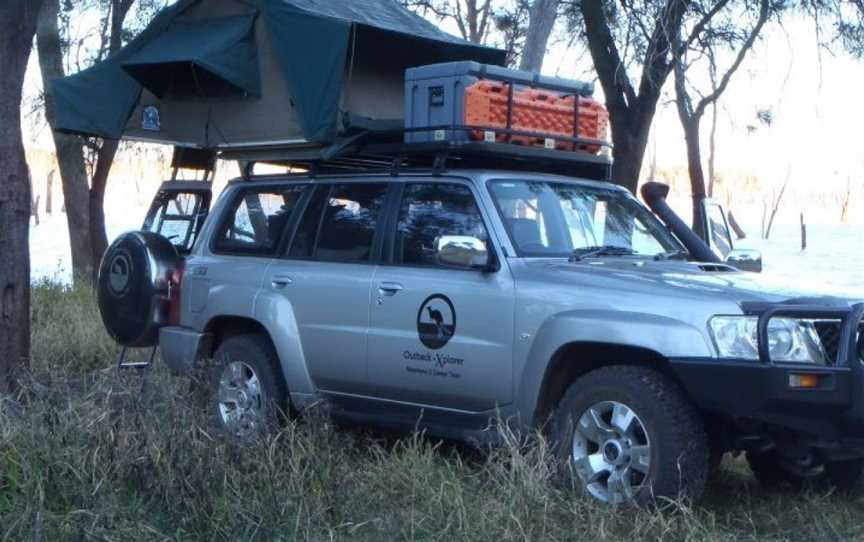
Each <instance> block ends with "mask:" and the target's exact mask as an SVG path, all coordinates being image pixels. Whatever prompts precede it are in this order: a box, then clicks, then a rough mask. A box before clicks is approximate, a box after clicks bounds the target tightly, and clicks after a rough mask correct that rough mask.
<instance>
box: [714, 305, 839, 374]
mask: <svg viewBox="0 0 864 542" xmlns="http://www.w3.org/2000/svg"><path fill="white" fill-rule="evenodd" d="M758 323H759V319H758V318H757V317H755V316H715V317H714V318H712V319H711V320H710V321H709V322H708V328H709V329H710V331H711V338H712V339H713V340H714V346H715V347H716V348H717V354H718V355H719V356H720V357H721V358H740V359H752V360H758V359H759V346H758V344H759V343H758V339H757V335H758V332H757V327H758ZM768 350H769V351H770V352H771V360H772V361H783V362H792V363H819V364H823V365H824V364H825V360H826V358H827V356H826V354H825V349H824V348H823V347H822V341H821V340H820V339H819V334H818V333H816V328H815V326H814V325H813V322H810V321H807V320H796V319H793V318H772V319H771V321H770V322H769V323H768Z"/></svg>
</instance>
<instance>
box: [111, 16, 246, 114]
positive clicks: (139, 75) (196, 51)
mask: <svg viewBox="0 0 864 542" xmlns="http://www.w3.org/2000/svg"><path fill="white" fill-rule="evenodd" d="M255 19H256V16H255V15H240V16H234V17H214V18H212V19H203V20H200V21H175V22H172V23H171V24H170V25H169V26H168V28H167V29H165V31H164V32H162V34H161V35H160V36H159V38H158V39H156V40H153V41H151V42H149V43H147V44H146V45H145V46H144V47H142V48H141V49H140V50H138V51H137V52H135V53H133V54H132V55H130V56H129V58H127V59H126V60H124V61H123V62H121V66H122V67H123V69H124V70H125V71H126V73H128V74H129V75H131V76H132V77H133V78H134V79H135V80H137V81H138V82H139V83H140V84H141V85H142V86H143V87H144V88H146V89H147V90H149V91H150V92H152V93H153V94H154V95H155V96H157V97H158V98H164V97H165V96H166V95H169V94H173V95H174V96H182V97H190V98H196V97H216V96H233V95H245V94H254V95H259V94H260V93H261V83H260V77H259V74H258V50H257V48H256V47H255V40H254V34H253V29H254V25H255Z"/></svg>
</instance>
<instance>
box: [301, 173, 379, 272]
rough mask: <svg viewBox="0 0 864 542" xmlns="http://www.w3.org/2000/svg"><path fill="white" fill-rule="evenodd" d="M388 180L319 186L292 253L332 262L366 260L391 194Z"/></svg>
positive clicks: (370, 252) (369, 255) (368, 257)
mask: <svg viewBox="0 0 864 542" xmlns="http://www.w3.org/2000/svg"><path fill="white" fill-rule="evenodd" d="M387 187H388V185H387V184H385V183H365V184H360V183H350V184H347V183H346V184H337V185H333V186H331V187H319V188H318V189H317V190H316V194H315V195H314V197H313V198H312V201H310V203H309V206H308V208H307V211H306V213H305V214H304V216H303V220H302V221H301V223H300V227H299V228H298V230H297V234H296V235H295V237H294V242H293V244H292V247H291V252H290V255H291V256H293V257H298V258H314V259H316V260H323V261H331V262H365V261H369V259H370V257H371V256H372V244H373V241H374V239H375V231H376V229H377V227H378V223H379V220H380V219H382V218H383V210H384V203H385V200H386V197H387Z"/></svg>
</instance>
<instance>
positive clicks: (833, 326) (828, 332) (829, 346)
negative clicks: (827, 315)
mask: <svg viewBox="0 0 864 542" xmlns="http://www.w3.org/2000/svg"><path fill="white" fill-rule="evenodd" d="M813 325H814V326H815V327H816V332H817V333H818V334H819V338H820V339H821V340H822V346H823V347H824V348H825V353H826V354H827V355H828V362H829V363H831V364H836V363H837V361H838V360H837V355H838V354H839V352H840V333H841V332H840V329H841V322H840V321H839V320H817V321H815V322H813ZM858 333H859V336H860V334H861V333H864V324H862V325H861V326H860V327H859V328H858ZM856 342H857V341H856Z"/></svg>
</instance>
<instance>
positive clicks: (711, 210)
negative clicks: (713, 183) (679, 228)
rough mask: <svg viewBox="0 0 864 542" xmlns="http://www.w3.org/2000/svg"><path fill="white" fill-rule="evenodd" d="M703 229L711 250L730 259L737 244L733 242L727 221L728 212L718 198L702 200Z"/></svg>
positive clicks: (722, 257) (721, 256) (723, 257)
mask: <svg viewBox="0 0 864 542" xmlns="http://www.w3.org/2000/svg"><path fill="white" fill-rule="evenodd" d="M702 231H703V234H704V236H705V242H706V243H707V244H708V246H709V247H711V250H713V251H714V253H715V254H717V256H719V257H720V258H721V259H727V261H728V257H729V254H731V253H732V252H733V251H734V249H735V245H734V244H733V243H732V234H731V233H730V230H729V223H728V222H726V213H725V212H724V211H723V206H722V205H720V203H719V202H717V200H713V199H704V200H702Z"/></svg>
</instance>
